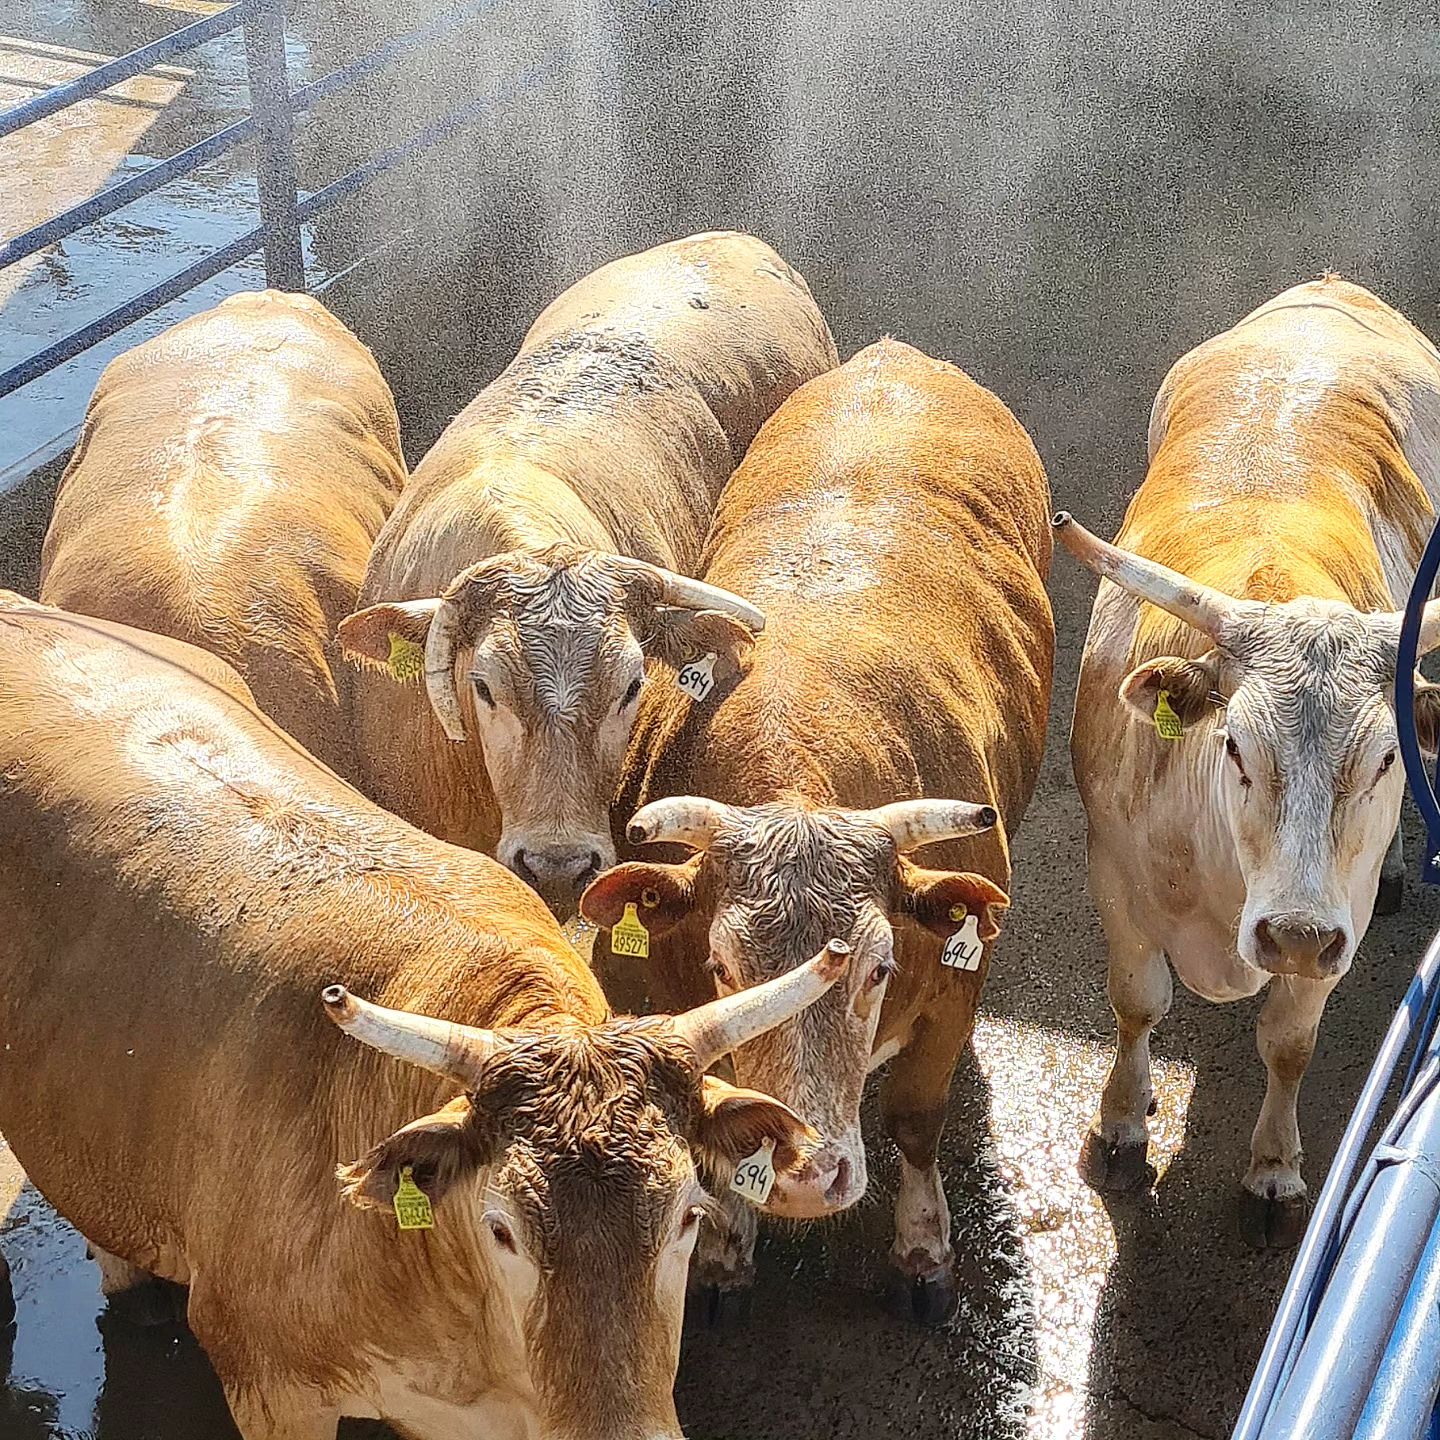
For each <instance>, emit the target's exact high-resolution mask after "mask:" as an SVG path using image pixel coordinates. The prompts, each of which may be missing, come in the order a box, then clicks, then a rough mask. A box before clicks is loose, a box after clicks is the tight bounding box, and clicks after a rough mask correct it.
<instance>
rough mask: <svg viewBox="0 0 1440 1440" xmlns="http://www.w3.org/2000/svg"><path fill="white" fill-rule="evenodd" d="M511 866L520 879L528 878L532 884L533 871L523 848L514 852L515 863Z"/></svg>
mask: <svg viewBox="0 0 1440 1440" xmlns="http://www.w3.org/2000/svg"><path fill="white" fill-rule="evenodd" d="M513 868H514V870H515V873H516V874H517V875H518V876H519V877H520V878H521V879H522V880H528V881H530V882H531V883H532V884H533V883H534V880H535V872H534V871H533V870H532V869H531V868H530V861H529V859H528V858H527V857H526V854H525V852H524V850H517V851H516V852H515V863H514V867H513Z"/></svg>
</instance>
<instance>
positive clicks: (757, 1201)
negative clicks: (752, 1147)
mask: <svg viewBox="0 0 1440 1440" xmlns="http://www.w3.org/2000/svg"><path fill="white" fill-rule="evenodd" d="M730 1188H731V1189H732V1190H733V1191H734V1192H735V1193H736V1194H737V1195H741V1196H743V1197H744V1198H745V1199H746V1200H748V1201H749V1202H750V1203H751V1204H752V1205H763V1204H764V1203H765V1202H766V1201H767V1200H768V1199H769V1198H770V1192H771V1190H773V1189H774V1188H775V1142H774V1141H773V1140H764V1141H762V1142H761V1144H760V1148H759V1149H758V1150H756V1151H755V1152H754V1154H752V1155H747V1156H746V1157H745V1158H744V1159H743V1160H742V1161H741V1162H740V1163H739V1164H738V1165H737V1166H736V1167H735V1177H734V1179H732V1180H731V1181H730Z"/></svg>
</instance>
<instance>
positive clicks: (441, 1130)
mask: <svg viewBox="0 0 1440 1440" xmlns="http://www.w3.org/2000/svg"><path fill="white" fill-rule="evenodd" d="M474 1118H475V1116H474V1110H473V1108H472V1106H471V1104H470V1101H469V1099H468V1098H467V1097H465V1096H463V1095H462V1096H461V1097H460V1098H459V1099H458V1100H452V1101H451V1102H450V1104H448V1105H447V1106H446V1107H445V1108H444V1109H443V1110H437V1111H436V1112H435V1113H434V1114H433V1115H424V1116H422V1117H421V1118H420V1119H419V1120H412V1121H411V1122H410V1123H409V1124H408V1125H406V1126H405V1127H404V1129H402V1130H397V1131H396V1132H395V1133H394V1134H393V1135H392V1136H390V1138H389V1139H388V1140H382V1141H381V1142H380V1143H379V1144H378V1145H377V1146H376V1147H375V1148H374V1149H373V1150H372V1151H370V1153H369V1154H368V1155H365V1156H362V1157H361V1158H360V1159H359V1160H357V1161H356V1162H355V1163H354V1164H353V1165H341V1166H340V1167H339V1169H337V1170H336V1172H335V1176H336V1178H337V1179H338V1180H339V1181H340V1191H341V1193H342V1194H343V1195H344V1196H345V1198H346V1199H347V1200H349V1201H350V1203H351V1204H352V1205H358V1206H359V1207H360V1208H361V1209H362V1210H388V1209H389V1208H390V1207H391V1205H392V1204H393V1203H394V1200H395V1191H396V1188H397V1187H398V1186H399V1184H400V1177H401V1174H402V1172H403V1171H405V1170H407V1169H408V1170H409V1171H410V1172H411V1178H412V1179H413V1180H414V1181H415V1183H416V1185H418V1186H419V1187H420V1189H421V1190H423V1191H424V1192H425V1194H426V1196H427V1197H428V1198H429V1201H430V1203H431V1204H432V1205H438V1204H439V1203H440V1201H441V1200H442V1199H443V1198H444V1196H445V1194H446V1192H447V1191H448V1190H450V1188H451V1187H452V1186H453V1185H455V1184H456V1182H457V1181H459V1180H462V1179H464V1177H465V1176H466V1175H467V1174H470V1173H471V1172H472V1171H474V1170H476V1169H478V1168H479V1166H480V1164H481V1162H482V1160H483V1158H484V1143H483V1141H482V1139H481V1132H480V1128H479V1127H478V1126H477V1125H476V1124H475V1123H474Z"/></svg>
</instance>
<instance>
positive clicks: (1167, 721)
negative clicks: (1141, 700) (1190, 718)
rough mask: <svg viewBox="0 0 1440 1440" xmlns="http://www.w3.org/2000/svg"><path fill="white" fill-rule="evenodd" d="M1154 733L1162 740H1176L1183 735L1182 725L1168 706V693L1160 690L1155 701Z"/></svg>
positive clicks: (1183, 728)
mask: <svg viewBox="0 0 1440 1440" xmlns="http://www.w3.org/2000/svg"><path fill="white" fill-rule="evenodd" d="M1155 733H1156V734H1157V735H1158V736H1159V737H1160V738H1161V739H1162V740H1178V739H1179V738H1180V737H1181V736H1182V735H1183V734H1184V733H1185V726H1184V723H1183V722H1182V721H1181V719H1180V717H1179V716H1178V715H1177V714H1176V713H1175V711H1174V710H1173V709H1172V708H1171V705H1170V692H1169V691H1168V690H1162V691H1161V692H1160V694H1159V697H1158V698H1157V699H1156V701H1155Z"/></svg>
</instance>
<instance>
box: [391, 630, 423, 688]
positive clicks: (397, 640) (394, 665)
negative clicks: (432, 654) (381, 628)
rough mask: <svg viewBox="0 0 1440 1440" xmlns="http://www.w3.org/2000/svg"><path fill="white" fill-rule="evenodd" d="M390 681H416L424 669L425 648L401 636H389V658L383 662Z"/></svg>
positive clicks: (392, 633) (392, 634)
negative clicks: (387, 670)
mask: <svg viewBox="0 0 1440 1440" xmlns="http://www.w3.org/2000/svg"><path fill="white" fill-rule="evenodd" d="M385 664H386V665H387V666H388V668H389V670H390V675H391V678H392V679H395V680H400V681H405V680H418V679H419V678H420V676H421V674H422V673H423V672H424V669H425V648H424V646H422V645H417V644H416V643H415V642H414V641H413V640H407V639H406V638H405V637H404V636H403V635H396V634H395V633H394V632H393V631H392V632H391V635H390V658H389V659H388V660H387V661H386V662H385Z"/></svg>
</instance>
